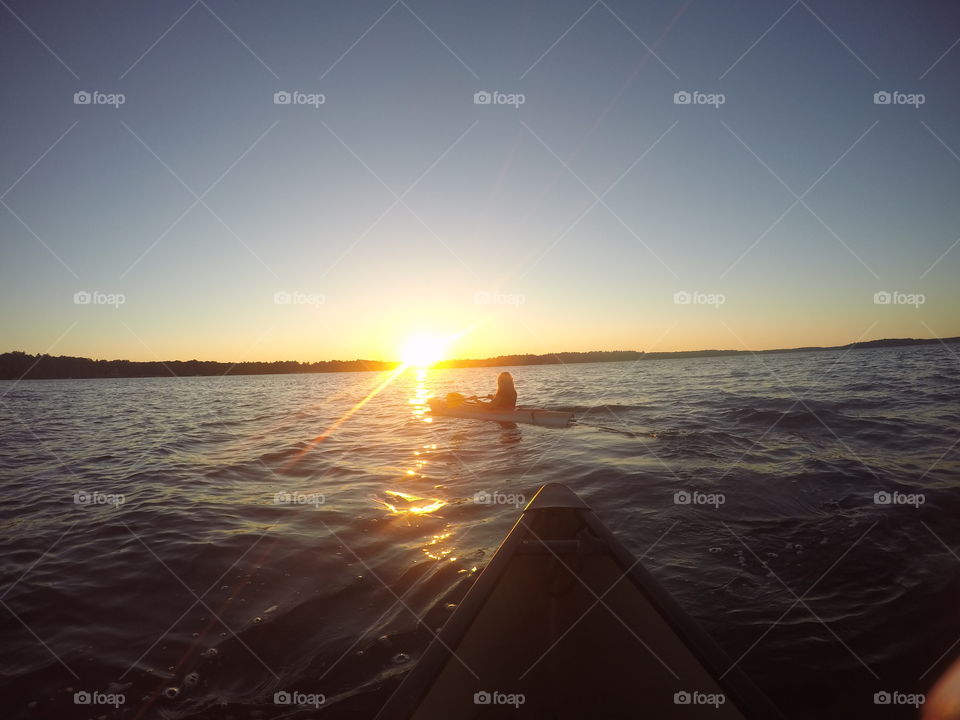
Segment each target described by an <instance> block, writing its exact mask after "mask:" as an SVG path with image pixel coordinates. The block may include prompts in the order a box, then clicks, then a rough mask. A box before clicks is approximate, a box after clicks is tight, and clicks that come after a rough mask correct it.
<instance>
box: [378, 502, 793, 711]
mask: <svg viewBox="0 0 960 720" xmlns="http://www.w3.org/2000/svg"><path fill="white" fill-rule="evenodd" d="M731 668H732V669H731ZM521 699H522V701H521ZM687 700H689V702H687ZM487 701H489V702H487ZM508 711H509V717H516V718H533V717H537V718H563V719H566V718H571V719H572V718H585V717H597V718H621V717H622V718H627V717H629V718H646V717H650V718H697V717H699V718H702V717H705V716H706V715H709V716H710V717H711V718H714V719H715V720H729V719H744V718H749V719H753V718H764V720H768V719H775V718H779V717H781V716H780V715H779V713H778V712H777V711H776V709H775V708H774V707H773V706H772V705H771V704H770V702H769V701H768V700H767V699H766V697H765V696H763V695H762V694H761V693H760V691H759V690H757V689H756V687H755V686H754V685H753V684H752V683H751V682H750V681H749V680H748V679H747V678H746V677H745V676H744V675H742V673H741V672H740V671H739V669H738V668H737V667H735V666H734V665H733V663H732V662H731V661H730V660H729V658H727V657H726V655H724V653H723V652H722V651H721V650H720V649H719V647H718V646H716V644H715V643H713V641H712V640H711V639H710V638H709V636H707V635H706V634H705V633H704V632H703V631H702V630H701V629H700V628H699V627H697V626H696V625H695V624H694V623H693V621H692V620H691V619H690V618H689V617H688V616H687V615H686V614H685V613H684V612H683V611H682V610H681V609H680V608H679V606H677V605H676V603H675V602H674V601H673V600H672V598H671V597H670V596H669V595H668V594H667V593H666V591H664V590H663V589H662V588H661V587H660V586H659V585H658V584H657V583H656V581H655V580H654V579H653V578H652V577H651V576H650V574H649V573H648V572H647V571H646V570H645V569H644V568H643V567H642V566H640V565H639V564H638V563H637V561H636V559H635V558H634V557H633V556H632V555H631V553H630V552H629V551H627V550H626V549H625V548H624V547H623V545H622V544H620V542H619V541H618V540H617V539H616V538H615V537H614V536H613V535H612V533H610V531H609V530H608V529H607V528H606V527H605V526H603V524H602V523H600V521H599V520H598V519H597V518H596V516H595V515H594V514H593V513H592V512H591V511H590V509H589V507H588V506H587V505H586V504H584V503H583V502H582V501H581V500H580V499H579V498H578V497H577V496H576V495H575V494H574V493H573V492H571V491H570V490H569V489H567V488H566V487H565V486H563V485H556V484H551V485H546V486H544V487H543V488H541V490H540V491H539V492H538V493H537V495H536V496H535V497H534V499H533V500H532V501H531V502H530V504H529V505H528V506H527V509H526V510H525V511H524V513H523V515H522V516H521V517H520V520H519V521H518V522H517V524H516V525H515V526H514V528H513V530H511V532H510V534H509V535H508V536H507V538H506V539H505V540H504V542H503V543H502V544H501V546H500V548H499V549H498V550H497V552H496V554H495V555H494V556H493V558H492V559H491V560H490V563H489V564H488V565H487V567H486V568H484V570H483V572H482V573H481V574H480V576H479V577H478V578H477V579H476V581H475V582H474V584H473V586H472V587H471V588H470V590H469V592H468V593H467V595H466V597H465V598H464V600H463V602H461V603H460V605H459V606H458V607H457V609H456V611H455V612H454V613H453V615H452V616H451V617H450V619H449V620H448V621H447V623H446V624H445V625H444V627H443V628H442V629H441V631H440V632H439V635H438V636H437V637H436V638H435V639H434V641H433V642H432V643H431V644H430V646H429V647H428V649H427V651H426V652H425V654H424V655H423V657H422V658H421V659H420V661H419V662H418V664H417V665H416V667H415V668H414V669H413V670H412V671H411V672H410V673H409V674H408V675H407V677H406V678H405V679H404V681H403V682H402V683H401V685H400V687H399V688H398V689H397V690H396V692H395V693H394V694H393V695H392V696H391V698H390V699H389V701H388V702H387V704H386V705H385V706H384V708H383V709H382V710H381V712H380V714H379V715H378V716H377V718H378V720H397V719H399V718H416V719H417V720H427V719H430V718H455V717H456V718H459V717H464V718H466V717H488V716H490V717H500V716H501V715H503V716H507V714H508Z"/></svg>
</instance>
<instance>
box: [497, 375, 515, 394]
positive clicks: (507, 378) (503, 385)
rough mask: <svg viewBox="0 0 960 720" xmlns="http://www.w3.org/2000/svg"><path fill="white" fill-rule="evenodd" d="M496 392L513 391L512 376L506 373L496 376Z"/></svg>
mask: <svg viewBox="0 0 960 720" xmlns="http://www.w3.org/2000/svg"><path fill="white" fill-rule="evenodd" d="M497 390H513V375H511V374H510V373H508V372H502V373H500V374H499V375H497Z"/></svg>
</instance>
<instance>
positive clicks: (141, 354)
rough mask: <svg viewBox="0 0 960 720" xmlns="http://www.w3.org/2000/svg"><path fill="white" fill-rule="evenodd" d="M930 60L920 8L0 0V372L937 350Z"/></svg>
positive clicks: (563, 1) (931, 44)
mask: <svg viewBox="0 0 960 720" xmlns="http://www.w3.org/2000/svg"><path fill="white" fill-rule="evenodd" d="M958 38H960V8H958V7H956V6H953V5H950V4H947V3H943V2H885V1H882V2H858V3H853V2H843V3H836V2H827V1H825V0H810V1H808V2H799V3H793V4H791V2H789V1H786V2H752V3H751V2H692V1H690V2H686V1H680V2H656V3H654V2H627V1H626V0H605V1H604V2H598V3H593V4H591V2H590V1H589V0H582V1H580V0H577V1H573V0H549V1H547V0H540V1H539V2H482V3H478V2H450V1H449V0H448V1H444V2H440V1H439V0H406V1H405V2H397V3H391V2H390V1H389V0H385V1H383V2H354V1H343V2H272V3H251V2H224V1H222V0H204V1H203V2H196V3H193V2H191V0H183V1H179V0H178V1H171V2H162V3H161V2H150V3H147V2H130V1H129V0H123V1H120V0H113V1H108V2H98V3H96V4H95V5H93V4H87V3H76V2H66V1H60V2H47V1H45V0H41V1H37V2H27V1H26V0H4V3H3V4H0V83H2V90H3V97H4V111H3V113H2V114H0V135H2V138H3V162H2V164H0V196H2V202H3V204H2V205H0V257H2V262H0V304H2V307H3V310H2V314H0V339H2V343H0V345H2V347H0V351H2V350H14V349H20V350H26V351H28V352H33V353H36V352H51V353H52V354H71V355H83V356H92V357H98V358H117V357H125V358H131V359H154V358H155V357H161V358H163V359H189V358H201V359H216V360H241V359H250V360H262V359H300V360H318V359H327V358H353V357H358V356H359V357H372V358H385V359H390V358H395V357H397V353H398V351H399V348H400V347H401V346H402V345H403V343H404V340H405V338H406V337H407V336H409V335H410V334H413V333H417V332H422V333H434V334H438V335H441V336H449V335H452V334H457V340H456V341H455V342H454V343H453V345H452V346H451V348H450V351H449V352H450V353H451V354H453V355H460V356H487V355H495V354H500V353H508V352H549V351H559V350H588V349H620V348H633V349H645V350H671V349H691V348H706V347H726V348H734V349H741V348H743V347H744V346H748V347H751V348H758V349H759V348H769V347H784V346H795V345H811V344H817V345H821V344H822V345H826V344H838V343H844V342H850V341H854V340H857V339H873V338H879V337H903V336H910V337H931V336H934V335H939V336H950V335H960V313H958V309H960V283H958V282H957V278H958V276H960V272H958V271H960V245H955V243H956V242H957V240H958V238H960V203H958V202H957V198H958V197H960V90H958V84H957V79H958V77H960V44H955V43H956V42H957V40H958ZM78 91H86V92H91V93H92V92H94V91H98V92H101V93H106V94H109V93H122V94H123V95H124V98H125V102H124V103H123V104H122V105H120V106H119V107H113V106H111V105H109V104H107V105H97V104H93V103H91V104H86V105H84V104H75V103H74V93H76V92H78ZM279 91H290V92H293V91H299V92H302V93H314V94H322V95H323V96H324V99H325V102H324V103H323V104H322V105H319V106H317V107H313V106H310V105H295V104H289V105H282V104H281V105H278V104H275V103H274V93H276V92H279ZM478 91H490V92H493V91H499V92H502V93H507V94H509V93H521V94H522V95H523V96H524V102H523V104H522V105H520V106H519V107H514V106H511V105H503V104H501V105H497V104H475V102H474V93H476V92H478ZM683 91H686V92H693V91H700V92H702V93H722V94H723V96H724V102H723V104H722V105H720V106H719V107H713V106H710V105H703V104H699V105H698V104H693V103H691V104H676V103H675V101H674V96H675V93H677V92H683ZM880 91H888V92H894V91H898V92H900V93H904V94H911V93H913V94H916V93H922V94H923V95H924V102H923V104H922V105H920V106H919V107H913V106H910V105H904V104H896V103H891V104H879V105H878V104H875V102H874V94H875V93H876V92H880ZM58 139H59V141H58ZM45 153H46V154H45ZM618 178H619V182H617V184H616V185H615V186H614V187H613V188H612V189H611V190H610V191H609V193H608V194H605V195H604V193H605V191H607V189H608V187H609V186H610V185H611V184H612V183H614V182H615V181H617V180H618ZM211 185H212V186H213V188H212V189H211V190H210V191H209V193H208V194H206V195H204V193H205V192H206V191H207V190H208V188H209V187H210V186H211ZM411 186H412V187H411ZM811 186H813V187H812V189H810V188H811ZM808 189H809V193H808V194H805V193H807V191H808ZM194 193H195V194H196V196H200V197H202V200H201V201H200V202H198V201H197V197H196V196H195V195H194ZM394 193H395V194H394ZM594 193H595V194H594ZM792 193H794V194H795V195H796V196H799V197H800V198H802V200H801V202H797V200H796V197H795V195H794V194H792ZM397 196H399V197H400V198H401V200H400V201H398V200H397ZM597 196H602V201H600V202H598V201H597ZM791 205H793V207H792V209H791ZM938 259H939V260H938ZM84 291H86V292H90V293H94V292H99V293H103V294H104V295H101V296H93V298H94V302H92V303H90V304H77V303H76V302H75V301H74V295H75V293H77V292H84ZM277 292H285V293H290V297H291V298H292V299H293V302H291V303H290V304H284V303H283V302H281V303H277V302H275V293H277ZM678 292H688V293H691V294H692V295H691V297H692V298H693V302H692V303H691V304H677V303H676V302H675V297H674V296H675V294H676V293H678ZM878 292H891V293H892V292H899V293H903V295H901V296H894V302H893V303H891V304H887V305H885V304H876V303H875V302H874V295H875V293H878ZM110 294H113V295H122V296H123V304H122V305H120V306H119V307H115V306H112V305H110V304H97V302H96V300H97V298H99V300H101V301H106V302H107V303H109V298H108V297H106V296H108V295H110ZM478 294H479V300H480V301H479V302H478ZM917 294H920V295H922V296H923V297H922V299H923V304H922V305H919V306H917V303H914V304H909V302H910V300H909V297H907V296H909V295H917ZM711 295H712V296H718V295H719V296H722V298H721V299H722V300H723V303H722V304H721V305H719V306H716V303H714V305H711V304H709V302H710V297H709V296H711ZM281 297H284V296H281ZM897 298H899V299H900V300H901V301H903V302H905V303H907V304H897ZM714 299H716V298H714ZM698 300H699V301H702V302H703V303H706V304H698ZM487 301H489V302H487Z"/></svg>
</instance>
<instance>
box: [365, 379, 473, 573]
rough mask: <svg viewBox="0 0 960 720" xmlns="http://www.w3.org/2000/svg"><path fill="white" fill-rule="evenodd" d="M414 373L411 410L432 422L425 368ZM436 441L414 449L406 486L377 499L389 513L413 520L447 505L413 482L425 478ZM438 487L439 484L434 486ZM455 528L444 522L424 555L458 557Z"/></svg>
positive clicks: (398, 517)
mask: <svg viewBox="0 0 960 720" xmlns="http://www.w3.org/2000/svg"><path fill="white" fill-rule="evenodd" d="M412 370H413V372H415V373H416V375H415V383H414V387H413V396H412V397H411V398H410V400H409V401H408V402H409V404H410V412H411V414H412V415H413V417H414V418H416V419H417V420H418V421H420V422H422V423H425V424H428V423H432V422H433V418H432V417H431V416H430V415H429V414H428V413H427V409H428V405H427V401H428V400H429V398H430V392H429V390H428V388H427V373H428V372H429V371H428V370H427V369H426V368H412ZM436 449H437V446H436V444H435V443H426V444H424V445H421V446H420V447H419V449H417V450H414V451H413V452H412V455H413V459H412V461H411V464H412V467H409V468H407V469H406V470H405V471H404V475H403V477H402V478H401V479H400V480H399V481H398V482H400V483H402V487H403V489H391V490H386V491H385V494H386V495H387V496H388V498H387V499H377V500H376V501H377V502H378V503H379V504H380V505H382V506H383V507H384V508H385V509H386V510H388V511H389V513H390V514H391V515H393V516H395V517H396V518H397V519H401V518H406V519H407V520H408V521H410V522H417V520H416V519H417V518H423V517H427V516H431V515H432V514H433V513H436V512H437V511H438V510H440V509H441V508H443V507H445V506H446V505H447V502H446V501H445V500H443V499H441V498H438V497H433V496H432V494H428V493H423V491H421V490H419V488H417V487H415V486H412V484H413V483H419V482H423V481H425V480H426V475H425V473H424V471H425V470H426V467H427V463H428V462H429V460H428V458H429V455H430V453H431V452H433V451H435V450H436ZM430 489H431V490H435V489H436V486H434V487H431V488H430ZM453 534H454V533H453V530H452V529H451V527H450V525H449V524H448V525H445V526H444V529H443V530H442V531H441V532H438V533H434V534H433V535H430V536H429V537H428V538H427V539H426V544H425V545H424V546H423V547H422V548H421V550H422V552H423V554H424V555H426V556H427V557H428V558H430V559H432V560H449V561H451V562H453V561H455V560H456V559H457V557H456V556H455V555H454V554H453V553H454V548H453V545H452V543H451V542H450V540H451V538H452V537H453Z"/></svg>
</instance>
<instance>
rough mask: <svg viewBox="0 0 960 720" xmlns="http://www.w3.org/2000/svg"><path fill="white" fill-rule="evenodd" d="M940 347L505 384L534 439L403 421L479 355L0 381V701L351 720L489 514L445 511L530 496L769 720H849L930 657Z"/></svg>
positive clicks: (418, 417)
mask: <svg viewBox="0 0 960 720" xmlns="http://www.w3.org/2000/svg"><path fill="white" fill-rule="evenodd" d="M957 350H958V346H956V345H954V346H952V351H951V350H948V349H947V348H945V347H943V346H924V347H915V348H892V349H869V350H867V349H864V350H853V351H849V352H843V351H828V352H816V353H790V354H782V355H763V356H738V357H729V358H719V359H717V358H712V359H686V360H651V361H640V362H633V363H606V364H583V365H570V366H539V367H524V368H511V370H512V371H513V373H514V375H515V377H516V381H517V387H518V392H519V395H520V402H521V403H527V404H532V405H537V406H541V407H550V408H558V409H570V410H573V411H575V412H576V413H577V415H578V417H579V419H580V420H581V422H582V423H584V425H580V426H574V427H571V428H569V429H561V430H558V429H549V428H539V427H532V426H517V427H502V426H500V425H498V424H496V423H490V422H478V421H470V420H459V419H453V418H434V419H432V421H430V419H429V418H428V416H425V415H424V400H425V399H426V398H427V397H429V396H432V395H443V394H445V393H447V392H450V391H453V390H459V391H463V392H466V393H468V394H473V393H482V394H485V393H487V392H492V391H493V388H494V383H495V378H496V373H497V369H463V370H428V371H415V370H409V371H406V372H404V373H403V374H400V375H397V376H396V377H393V376H392V375H390V374H388V373H384V374H375V373H340V374H320V375H283V376H261V377H225V378H210V377H207V378H181V379H177V378H156V379H136V380H126V379H124V380H65V381H29V382H28V381H25V382H21V383H19V384H14V383H12V382H6V383H0V395H3V401H2V404H0V486H2V505H0V523H2V534H0V557H2V564H0V568H2V580H3V588H4V589H3V591H2V593H3V594H2V601H3V605H4V607H0V627H2V634H3V642H2V650H0V664H2V680H0V683H2V684H0V706H2V708H3V715H4V717H7V718H53V717H56V718H74V717H76V718H88V717H100V716H106V717H111V718H112V717H123V718H150V717H165V718H188V717H203V718H228V717H233V718H237V719H240V718H269V717H279V716H284V717H307V716H309V715H310V714H311V713H310V712H309V711H306V710H301V711H296V709H295V708H292V707H290V706H282V705H279V706H278V705H276V704H275V703H274V693H276V692H279V691H284V690H285V691H290V692H293V691H298V692H302V693H305V694H311V693H312V694H323V695H324V696H325V703H324V706H323V707H325V710H324V712H323V717H330V718H338V717H369V716H371V715H372V714H373V713H375V712H376V710H377V708H378V707H379V706H380V704H381V703H382V702H383V701H384V699H385V698H386V697H387V696H388V695H389V693H390V692H391V691H392V689H393V688H394V687H395V686H396V684H397V682H398V681H399V678H400V676H401V675H402V673H404V672H406V671H407V670H409V668H410V667H411V666H412V663H413V662H415V661H416V659H417V658H418V657H419V655H420V654H421V653H422V651H423V650H424V648H425V647H426V645H427V643H428V641H429V639H430V634H429V632H428V631H427V630H426V629H425V628H424V627H423V626H422V625H419V624H418V618H422V619H423V622H424V623H425V624H426V626H427V627H429V628H437V627H439V626H440V625H442V624H443V622H444V620H445V619H446V618H447V617H448V616H449V614H450V612H451V609H450V608H451V606H453V605H455V604H456V603H457V602H458V601H459V599H460V598H461V597H462V595H463V593H464V592H465V591H466V589H467V587H468V585H469V583H470V580H471V578H472V577H475V576H476V575H475V572H476V571H477V570H479V569H482V568H483V566H484V563H485V562H486V561H487V560H488V559H489V557H490V555H491V554H492V552H493V551H494V550H495V549H496V546H497V545H498V543H499V542H500V541H501V540H502V538H503V537H504V535H505V534H506V532H507V531H508V530H509V528H510V527H511V525H512V524H513V523H514V522H515V521H516V519H517V517H518V514H519V510H518V508H517V507H515V506H513V505H485V504H478V503H476V502H474V494H475V493H477V492H480V491H490V492H492V491H498V492H500V493H503V494H512V495H517V496H522V497H517V498H515V500H516V501H517V502H522V500H523V498H526V499H529V498H530V497H531V496H532V495H533V493H534V492H535V491H536V489H537V488H538V487H539V486H541V485H542V484H544V483H546V482H562V483H566V484H567V485H569V486H570V487H571V488H572V489H573V490H575V491H576V492H577V493H579V494H580V495H581V496H582V497H583V498H584V499H586V500H587V502H589V503H590V504H591V505H592V507H593V508H594V510H595V511H596V513H597V514H598V515H599V517H600V518H601V519H602V520H603V521H604V522H605V523H606V524H607V525H608V526H609V527H610V528H611V529H612V530H613V531H614V532H615V533H616V534H617V535H618V536H619V537H620V538H621V539H622V540H623V541H624V543H625V544H626V545H627V546H628V547H629V548H630V549H631V550H632V551H634V552H636V553H638V554H640V553H643V552H645V551H647V549H648V548H649V547H650V546H651V545H652V544H653V543H654V541H656V540H657V538H661V536H663V537H662V538H661V539H660V541H659V543H658V544H657V546H656V548H655V549H654V550H653V551H652V552H651V553H649V554H648V555H647V557H646V558H645V561H644V562H645V564H646V565H647V567H648V568H649V569H650V571H651V572H652V573H653V574H654V576H655V577H656V578H657V579H658V580H659V581H660V582H661V583H662V584H663V585H664V586H665V587H666V588H667V589H668V590H670V591H671V592H672V593H673V594H674V596H675V597H676V599H677V601H678V602H679V603H680V605H681V606H683V607H684V608H685V609H686V610H687V611H688V612H689V613H690V614H691V615H692V616H693V617H694V618H696V619H697V620H698V621H699V622H700V623H701V624H702V625H703V626H704V627H705V629H706V630H707V631H708V632H709V633H710V634H711V635H713V637H714V638H715V639H716V640H717V642H718V643H719V644H720V645H721V646H722V647H723V648H724V649H725V650H726V652H727V654H728V655H730V656H731V657H732V658H734V659H737V660H738V661H739V665H740V666H741V667H742V669H743V670H744V671H745V672H746V673H747V674H748V675H750V676H751V677H752V678H753V679H754V681H755V682H756V683H757V684H758V685H760V686H761V688H763V689H764V690H765V691H766V692H767V694H769V695H770V696H771V698H772V699H773V701H774V702H775V704H777V705H778V706H779V707H780V708H781V709H782V711H783V712H784V714H785V715H787V716H788V717H791V718H809V717H818V718H849V717H873V716H874V715H875V712H876V711H877V710H878V708H877V707H876V706H875V705H874V704H873V695H874V693H875V692H878V691H883V690H886V691H890V692H893V691H900V692H924V691H926V689H927V688H929V686H930V684H931V683H932V681H933V680H934V678H935V677H936V675H937V674H938V673H939V672H941V671H942V670H943V669H944V668H945V667H946V665H947V664H949V662H950V661H951V660H952V659H954V658H955V657H956V656H957V655H958V653H960V650H958V647H960V646H954V642H955V641H956V640H957V639H958V638H960V612H958V610H957V608H958V605H957V599H958V598H960V559H958V557H957V556H956V554H955V552H956V551H958V550H960V524H958V522H957V517H958V516H960V494H958V489H957V488H958V485H960V474H958V467H960V451H958V449H957V445H956V444H957V441H958V437H960V435H958V428H960V359H958V357H957V356H956V355H954V354H953V352H955V351H957ZM388 381H389V382H388ZM365 398H368V399H367V400H366V401H365V402H364V399H365ZM588 425H597V426H605V427H606V428H608V429H601V428H598V427H590V426H588ZM323 436H325V437H323ZM318 438H322V439H318ZM680 492H686V493H688V495H687V496H684V495H680V496H678V495H677V493H680ZM278 493H279V494H280V496H279V500H280V502H279V503H278V502H277V500H278ZM696 493H699V494H696ZM877 493H886V495H883V494H881V495H879V496H877V495H876V494H877ZM290 496H292V497H294V498H295V499H297V500H299V501H302V502H300V503H296V502H295V503H289V502H286V501H287V500H288V499H289V497H290ZM721 496H722V497H721ZM678 497H679V498H680V499H681V500H682V499H683V498H684V497H694V498H695V499H696V500H697V501H704V500H709V501H712V502H713V504H696V503H688V504H683V503H682V502H681V503H678V502H677V501H676V500H677V498H678ZM888 498H893V499H894V502H891V503H886V504H884V502H883V501H884V500H886V499H888ZM878 499H879V500H880V502H879V503H878V502H877V500H878ZM721 500H722V502H721ZM671 528H672V529H671ZM668 530H669V532H667V531H668ZM665 532H666V535H664V533H665ZM398 596H399V597H400V598H401V599H402V602H400V603H398V602H397V597H398ZM799 599H802V602H798V600H799ZM78 692H90V693H95V692H98V693H102V694H103V695H101V696H98V697H99V700H101V701H104V700H107V701H109V698H107V696H108V695H113V696H118V695H119V694H122V695H123V696H124V704H123V705H121V706H120V707H119V708H118V709H116V710H115V709H114V708H112V707H109V706H104V705H100V706H97V707H93V706H83V705H76V704H74V693H78ZM167 694H169V695H176V697H167ZM81 697H82V696H81ZM116 699H117V698H116V697H115V698H114V700H116ZM881 709H882V710H883V711H884V714H883V717H916V712H915V711H914V710H913V709H912V708H902V707H899V708H898V707H890V708H881Z"/></svg>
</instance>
